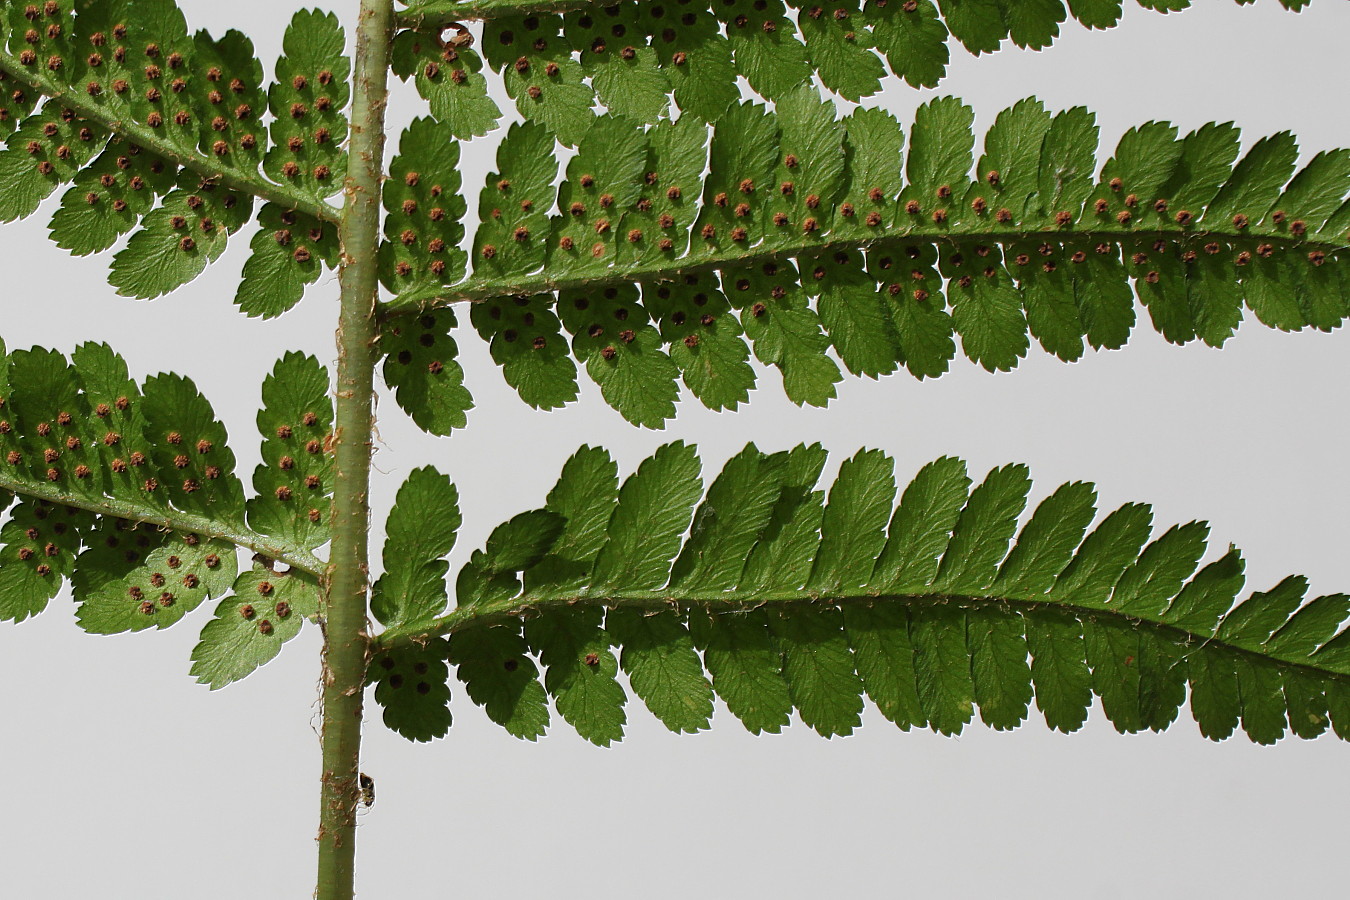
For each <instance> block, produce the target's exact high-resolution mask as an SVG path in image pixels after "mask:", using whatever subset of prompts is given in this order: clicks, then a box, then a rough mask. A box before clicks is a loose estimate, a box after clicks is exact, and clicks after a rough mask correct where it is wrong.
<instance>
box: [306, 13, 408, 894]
mask: <svg viewBox="0 0 1350 900" xmlns="http://www.w3.org/2000/svg"><path fill="white" fill-rule="evenodd" d="M392 25H393V5H392V2H391V0H361V11H360V18H359V20H358V22H357V27H356V70H355V73H354V78H353V86H354V90H353V94H352V110H351V139H350V142H349V144H348V152H349V154H350V158H349V162H348V167H347V180H346V204H345V207H344V210H343V216H342V226H341V237H342V269H341V283H342V299H341V310H340V312H339V317H338V331H337V344H338V375H337V397H336V399H337V427H336V430H335V432H334V442H335V444H336V449H335V453H336V460H335V462H336V482H335V484H334V489H333V542H332V550H331V554H330V557H329V560H330V561H329V564H328V569H327V573H326V574H327V577H326V579H325V581H326V591H325V603H324V610H323V615H324V629H325V630H324V651H323V654H324V658H323V777H322V779H321V787H320V803H319V835H318V841H319V878H318V888H317V889H316V891H315V897H316V898H318V900H352V897H353V896H354V865H355V861H356V806H357V802H358V799H359V797H360V787H359V785H358V775H359V772H360V769H359V766H360V759H361V706H362V698H363V695H364V693H365V684H366V658H367V655H368V652H369V646H370V637H369V635H368V634H367V633H366V624H367V623H366V605H367V592H368V589H369V583H370V567H369V565H368V544H369V535H370V506H369V487H370V453H371V435H372V433H373V430H374V421H373V408H372V399H371V395H372V390H373V387H374V385H373V379H374V373H375V363H376V340H377V338H378V331H377V327H376V322H375V309H376V303H377V300H378V298H379V294H378V292H379V282H378V279H377V271H376V258H377V252H378V250H379V243H378V242H379V223H380V180H381V177H382V175H383V169H384V109H385V103H386V98H387V85H386V78H387V73H388V71H389V44H390V39H391V30H392Z"/></svg>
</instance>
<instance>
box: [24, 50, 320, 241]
mask: <svg viewBox="0 0 1350 900" xmlns="http://www.w3.org/2000/svg"><path fill="white" fill-rule="evenodd" d="M0 72H4V73H5V74H7V75H9V76H10V77H12V78H15V79H17V80H18V81H20V82H21V83H23V84H24V85H25V86H26V87H28V88H31V89H32V90H35V91H37V92H39V93H41V94H43V95H44V96H46V97H49V98H51V100H52V101H55V102H57V103H60V104H62V105H63V106H65V107H67V108H68V109H70V110H72V111H73V112H75V114H76V115H78V116H80V118H82V119H85V120H87V121H89V122H93V123H95V124H97V125H100V126H102V127H103V128H106V129H107V130H108V131H110V132H111V133H113V134H115V135H119V136H121V137H124V138H126V139H127V140H129V141H131V142H133V143H135V144H137V145H138V146H141V147H144V148H145V149H146V150H149V151H150V152H152V153H154V154H156V155H157V156H162V157H163V158H165V159H167V160H169V161H170V162H173V163H176V164H177V165H179V166H182V167H183V168H185V169H189V170H191V171H193V172H196V173H197V174H199V175H201V176H202V177H203V178H205V179H210V180H212V181H215V182H218V183H220V184H223V185H225V186H226V187H228V188H230V189H232V190H236V191H240V192H242V193H245V194H251V195H253V196H254V197H258V198H259V199H261V200H265V201H266V202H268V203H275V204H277V205H278V206H281V207H283V208H285V209H292V210H295V211H296V212H299V213H303V214H304V215H307V216H310V217H312V218H315V219H318V220H320V221H323V222H330V223H333V224H337V223H339V222H341V220H342V211H341V210H339V209H336V208H334V207H333V206H330V205H329V204H327V203H319V202H316V201H315V200H314V199H313V198H312V197H309V196H307V195H305V194H302V193H300V192H299V191H296V190H294V189H292V188H289V187H287V186H286V185H281V184H273V183H272V182H270V181H266V180H264V179H263V178H262V177H261V176H259V177H258V178H256V179H255V178H250V177H248V175H247V174H245V173H243V172H242V171H240V170H239V169H234V168H229V167H226V166H218V165H213V164H212V163H211V160H210V159H208V158H207V157H204V156H197V155H194V154H185V153H182V152H181V151H179V150H177V149H176V148H173V147H170V146H168V145H167V144H165V143H164V142H163V141H162V140H160V139H159V137H158V136H157V135H156V134H155V132H153V131H152V130H151V129H150V128H149V127H147V126H144V125H139V124H137V123H135V122H130V121H125V120H122V119H116V118H113V117H112V116H110V115H109V114H108V111H107V110H105V109H103V108H102V107H101V106H99V105H98V104H97V103H93V102H92V101H90V100H88V99H87V98H85V97H82V96H81V95H80V94H79V93H77V92H75V91H72V90H69V89H66V88H62V87H59V86H56V85H54V84H52V83H51V82H49V81H48V80H47V79H45V78H41V77H38V76H35V75H33V73H32V72H31V70H30V68H29V67H28V66H25V65H23V64H22V63H20V62H19V60H18V58H17V57H15V56H13V55H11V54H9V53H7V52H5V51H4V50H0Z"/></svg>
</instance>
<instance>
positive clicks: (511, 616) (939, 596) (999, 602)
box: [374, 588, 1350, 685]
mask: <svg viewBox="0 0 1350 900" xmlns="http://www.w3.org/2000/svg"><path fill="white" fill-rule="evenodd" d="M802 603H824V604H828V605H830V606H848V605H865V606H873V605H877V604H882V603H900V604H904V605H905V606H906V607H908V608H916V607H918V608H923V607H930V608H936V607H945V606H952V605H958V606H960V607H962V608H965V609H971V610H980V609H990V608H1003V609H1013V610H1017V611H1023V612H1035V611H1039V610H1055V611H1058V612H1068V613H1071V614H1072V615H1074V616H1075V617H1077V618H1079V619H1081V620H1084V621H1091V620H1093V619H1099V618H1101V617H1103V616H1105V617H1108V618H1109V619H1111V620H1114V621H1117V622H1120V623H1122V624H1127V625H1130V626H1132V627H1135V628H1144V629H1148V630H1151V631H1153V632H1155V633H1157V634H1159V635H1162V636H1165V637H1168V638H1169V639H1171V640H1173V641H1174V642H1175V643H1178V644H1185V645H1190V646H1193V647H1195V648H1196V649H1200V648H1203V647H1216V648H1221V649H1224V650H1228V651H1230V652H1232V653H1235V654H1238V655H1239V656H1242V657H1244V658H1249V659H1255V660H1261V661H1263V662H1266V663H1278V664H1280V665H1283V666H1287V667H1289V668H1291V669H1295V670H1298V671H1302V672H1305V673H1307V674H1310V675H1314V676H1316V677H1317V678H1320V679H1327V678H1330V679H1333V680H1335V681H1338V682H1341V683H1343V684H1346V685H1350V671H1342V670H1339V669H1332V668H1327V667H1324V666H1319V665H1316V664H1315V663H1314V662H1312V661H1311V660H1312V658H1311V657H1302V658H1288V657H1284V656H1280V655H1276V654H1273V653H1267V652H1262V651H1261V650H1258V649H1253V648H1252V647H1250V646H1247V645H1242V644H1237V643H1233V642H1232V641H1227V640H1223V639H1221V638H1219V637H1217V635H1215V634H1205V633H1202V632H1196V631H1190V630H1188V629H1185V628H1182V627H1179V626H1177V625H1174V624H1171V623H1168V622H1165V621H1163V620H1162V618H1161V616H1148V615H1141V614H1138V613H1125V612H1122V611H1121V610H1119V609H1116V608H1113V607H1112V606H1110V605H1109V604H1093V603H1071V602H1065V601H1060V600H1054V599H1051V598H1049V597H1047V596H1046V595H1044V594H1038V595H1022V596H1016V595H995V594H953V593H934V592H932V591H931V590H925V589H923V588H919V589H916V590H915V591H914V592H913V593H906V592H904V591H887V592H876V593H868V592H866V591H859V592H858V593H848V594H830V593H826V592H819V591H807V590H797V591H768V592H766V591H719V592H716V593H710V594H706V595H697V594H686V595H683V596H676V595H674V594H672V593H670V592H669V591H666V590H656V591H625V592H623V594H622V595H618V596H575V595H573V596H566V597H539V596H518V597H513V598H511V599H509V600H502V601H497V602H494V603H485V604H482V605H481V606H466V607H459V608H457V609H454V610H452V611H451V612H449V613H447V614H446V615H444V616H441V617H439V618H437V619H435V620H434V621H433V622H431V623H424V624H421V625H411V626H397V627H394V628H390V629H388V630H386V631H384V632H383V633H382V634H380V635H379V636H378V637H376V638H375V639H374V644H375V645H376V648H378V649H391V648H397V647H405V646H413V645H420V646H425V645H426V644H427V643H429V642H430V641H431V640H432V639H434V638H436V637H442V636H449V635H452V634H456V633H458V632H461V631H467V630H470V629H473V628H480V627H486V626H489V625H496V624H502V623H504V622H507V621H511V620H517V619H521V618H524V617H527V616H531V615H537V614H538V613H541V612H544V611H546V610H558V609H568V608H572V607H577V606H604V607H610V608H637V609H644V610H651V611H652V612H660V611H675V612H689V611H694V610H702V611H709V612H748V611H750V610H754V609H760V608H772V607H775V606H788V605H795V604H802Z"/></svg>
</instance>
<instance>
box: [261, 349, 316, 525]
mask: <svg viewBox="0 0 1350 900" xmlns="http://www.w3.org/2000/svg"><path fill="white" fill-rule="evenodd" d="M262 396H263V408H262V410H261V411H260V412H259V413H258V431H259V432H260V433H261V434H262V436H263V451H262V452H263V463H262V465H260V466H258V468H257V469H256V470H255V471H254V473H253V489H254V490H255V491H257V496H255V497H252V498H250V499H249V501H248V523H249V526H250V527H252V528H253V529H254V530H255V531H258V532H261V533H263V534H271V535H275V536H277V537H280V538H284V539H285V540H286V541H287V542H288V543H291V544H293V545H295V546H297V547H303V548H305V549H306V550H312V549H314V548H315V547H319V546H321V545H323V544H326V543H328V531H329V528H328V507H329V500H330V498H331V497H332V495H333V460H332V457H331V455H330V454H329V453H328V444H329V442H330V441H331V439H332V437H331V436H332V433H333V402H332V400H331V399H329V385H328V370H327V369H325V368H324V367H323V366H321V365H320V364H319V361H318V360H317V359H315V358H314V357H312V356H301V355H300V354H298V353H288V354H286V356H284V357H282V358H281V360H280V361H278V362H277V364H276V367H275V368H274V369H273V370H272V373H271V374H270V375H269V376H268V377H267V380H265V381H264V382H263V388H262Z"/></svg>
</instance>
